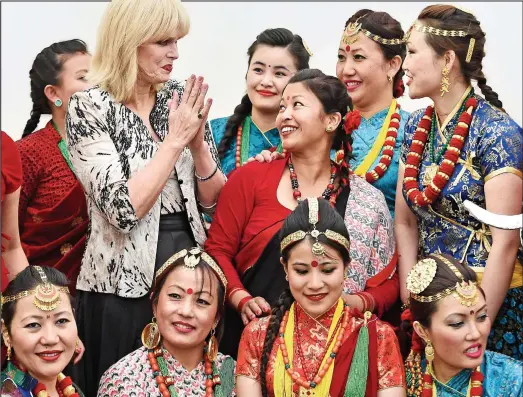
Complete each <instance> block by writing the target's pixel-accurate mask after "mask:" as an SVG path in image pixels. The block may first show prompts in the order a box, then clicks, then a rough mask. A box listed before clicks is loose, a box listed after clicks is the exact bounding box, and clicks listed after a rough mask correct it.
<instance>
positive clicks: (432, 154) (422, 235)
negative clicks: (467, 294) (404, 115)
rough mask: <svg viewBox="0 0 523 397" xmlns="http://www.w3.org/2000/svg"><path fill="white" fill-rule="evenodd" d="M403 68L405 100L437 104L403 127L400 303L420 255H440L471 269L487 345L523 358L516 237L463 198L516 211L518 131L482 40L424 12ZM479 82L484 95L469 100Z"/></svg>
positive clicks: (450, 10) (468, 22) (456, 12)
mask: <svg viewBox="0 0 523 397" xmlns="http://www.w3.org/2000/svg"><path fill="white" fill-rule="evenodd" d="M407 37H408V40H407V47H408V55H407V58H406V59H405V62H404V66H403V68H404V69H405V72H406V75H407V77H408V81H407V85H408V86H409V95H410V97H411V98H422V97H429V98H431V99H432V100H433V101H434V105H433V106H429V107H428V108H427V109H426V110H419V111H417V112H415V113H413V114H412V115H411V117H410V119H409V121H408V122H407V125H406V127H405V142H404V145H403V149H402V156H401V160H402V166H400V172H399V177H398V193H403V194H398V195H397V200H396V239H397V244H398V253H399V270H400V280H401V284H400V285H401V287H402V290H401V297H402V300H403V301H404V302H405V301H406V300H407V297H408V294H407V290H406V287H405V278H406V275H407V273H408V272H409V270H410V269H411V268H412V266H413V265H414V264H415V263H416V261H417V259H418V255H420V256H426V255H428V254H431V253H445V254H449V255H451V256H453V257H454V258H456V259H457V260H459V261H461V262H462V263H465V264H467V265H468V266H470V267H472V268H473V269H474V270H475V271H476V272H477V274H478V278H479V279H480V280H481V281H482V284H481V285H482V288H483V289H484V291H485V294H486V296H487V304H488V308H489V315H490V317H491V318H492V319H495V322H494V324H493V328H492V331H491V334H490V338H489V344H488V348H489V349H490V350H494V351H498V352H501V353H504V354H507V355H510V356H512V357H514V358H519V359H521V358H523V329H522V326H521V324H522V319H521V313H522V311H523V288H522V285H523V282H522V276H521V275H522V266H521V263H522V260H523V249H522V248H521V246H520V242H519V236H518V232H517V231H516V230H502V229H498V228H495V227H488V226H486V225H485V224H483V223H481V222H480V221H478V220H476V219H475V218H473V217H472V216H471V215H469V213H468V212H467V210H466V208H465V206H464V204H463V203H464V201H465V200H469V201H471V202H473V203H475V204H477V205H479V206H480V207H482V208H486V209H487V210H489V211H491V212H494V213H498V214H504V215H514V214H519V213H521V202H522V196H523V186H522V183H521V178H522V170H523V151H522V150H521V148H522V144H523V132H522V129H521V127H520V126H519V125H517V123H516V122H514V121H513V120H512V119H511V118H510V117H509V115H508V114H506V113H505V112H504V111H503V110H502V103H501V101H500V100H499V99H498V95H497V94H496V93H495V92H494V91H493V90H492V88H491V87H489V86H488V85H487V82H486V78H485V76H484V74H483V71H482V65H481V63H482V60H483V57H484V55H485V53H484V45H485V33H484V32H483V31H482V29H481V27H480V23H479V21H478V20H477V19H476V18H475V17H474V16H473V15H472V14H471V13H469V12H467V11H463V10H461V9H458V8H456V7H454V6H451V5H438V6H429V7H427V8H425V9H424V10H423V11H422V12H421V14H420V16H419V17H418V20H417V21H416V22H415V23H414V25H413V26H412V27H411V30H410V31H409V33H408V34H407ZM471 80H476V81H477V85H478V87H479V88H480V89H481V92H482V93H483V95H484V97H485V98H483V97H480V96H479V95H477V94H475V92H474V90H473V89H472V87H471Z"/></svg>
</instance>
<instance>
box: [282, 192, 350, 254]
mask: <svg viewBox="0 0 523 397" xmlns="http://www.w3.org/2000/svg"><path fill="white" fill-rule="evenodd" d="M307 200H308V202H309V223H310V224H311V225H312V226H313V229H312V231H310V232H309V231H308V232H305V231H303V230H298V231H296V232H294V233H291V234H289V235H288V236H286V237H284V238H283V239H282V241H281V243H280V251H281V252H283V250H284V249H285V248H287V247H288V246H289V245H291V244H293V243H295V242H297V241H301V240H303V239H304V238H305V237H307V236H311V237H312V238H313V239H314V240H315V242H314V243H313V244H312V253H313V255H316V256H322V255H325V248H324V247H323V245H322V244H321V243H320V242H319V240H318V237H320V236H321V235H323V236H325V237H327V238H328V239H329V240H331V241H334V242H336V243H338V244H340V245H341V246H343V247H344V248H345V249H346V250H347V252H348V253H349V254H350V243H349V240H347V239H346V238H345V237H344V236H342V235H341V234H339V233H337V232H334V231H332V230H329V229H327V230H325V232H320V231H319V230H317V229H316V224H317V223H318V221H319V219H320V218H319V204H318V199H317V198H316V197H309V198H308V199H307Z"/></svg>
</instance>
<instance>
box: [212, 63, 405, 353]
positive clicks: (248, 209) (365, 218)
mask: <svg viewBox="0 0 523 397" xmlns="http://www.w3.org/2000/svg"><path fill="white" fill-rule="evenodd" d="M351 108H352V103H351V101H350V98H349V96H348V94H347V90H346V87H345V85H344V84H343V83H342V82H340V81H339V80H338V79H336V78H335V77H331V76H325V75H324V74H323V73H322V72H320V71H319V70H303V71H299V72H298V73H296V75H294V76H293V77H292V78H291V80H290V81H289V84H288V85H287V87H286V88H285V90H284V93H283V97H282V101H281V103H280V113H279V115H278V118H277V120H276V125H277V126H278V129H279V131H280V134H281V136H282V142H283V144H284V147H285V149H286V150H287V151H288V153H290V155H289V156H288V157H287V158H285V159H278V160H274V161H272V162H271V163H270V164H263V163H258V162H253V163H251V164H247V165H245V166H243V167H242V168H241V169H238V170H236V171H235V172H234V173H233V174H232V175H231V177H230V179H229V180H228V182H227V183H226V185H225V187H224V189H223V190H222V192H221V194H220V198H219V201H218V206H217V208H216V212H215V214H214V217H213V222H212V224H211V228H210V230H209V238H208V239H207V241H206V243H205V249H206V251H208V252H209V253H210V255H212V256H213V257H214V258H215V259H216V261H217V262H218V264H219V265H220V266H221V267H222V269H223V270H224V272H225V274H226V275H227V278H228V281H229V287H228V289H227V299H228V302H229V305H230V306H231V307H232V308H231V309H230V310H229V311H228V312H227V316H228V317H227V319H228V320H227V321H228V326H227V328H228V332H227V334H226V335H225V337H224V338H223V340H222V346H221V349H222V351H224V352H226V354H229V355H232V356H233V357H235V356H236V351H237V349H238V341H239V338H240V335H241V330H242V328H243V325H246V324H247V323H248V322H249V321H250V320H252V319H253V318H254V317H256V316H258V317H259V316H262V315H266V314H268V313H270V305H272V304H273V303H274V302H276V301H277V300H278V298H279V297H280V295H281V293H282V292H283V291H284V290H285V289H286V288H287V286H288V283H287V281H285V274H284V272H283V269H282V268H281V266H280V265H279V250H278V245H279V238H278V231H279V230H280V228H281V226H282V224H283V221H284V219H285V218H286V217H287V216H288V215H289V214H290V213H291V211H292V210H293V209H294V208H295V207H296V205H297V203H298V201H299V199H300V196H301V197H306V196H323V197H324V198H326V199H329V200H330V202H331V204H333V205H335V207H336V209H337V211H338V212H339V213H340V214H341V215H342V216H343V217H344V219H345V224H346V225H347V228H348V229H349V235H350V236H351V239H352V240H353V248H354V249H352V250H351V257H352V259H353V260H352V263H351V266H350V267H349V268H348V269H347V279H346V280H345V283H344V294H343V299H344V300H346V303H348V304H349V305H351V306H352V307H357V308H358V309H359V310H360V311H365V310H368V311H374V312H376V313H377V314H378V316H381V314H382V313H383V312H384V311H386V310H387V305H392V304H393V303H394V301H395V300H396V298H397V296H398V289H399V288H398V285H397V279H396V280H394V279H393V278H391V277H392V276H393V275H394V271H395V265H396V255H395V251H394V235H393V232H392V219H391V216H390V213H389V210H388V208H387V204H386V202H385V197H384V196H383V194H382V193H381V192H380V191H379V190H378V189H376V188H374V187H373V186H372V185H371V184H369V183H368V182H366V181H365V180H364V179H363V178H359V177H357V176H355V175H353V174H351V175H349V173H348V162H349V159H350V156H351V150H350V149H351V143H352V138H351V135H350V132H351V131H352V130H353V129H354V128H355V127H357V124H358V120H357V119H356V120H354V118H353V113H352V112H349V113H348V115H347V116H346V120H345V122H342V117H343V116H345V115H346V114H347V109H351ZM340 147H343V148H344V149H345V150H344V152H343V158H341V161H340V162H339V164H337V163H333V162H331V159H330V151H331V149H332V148H335V149H340ZM340 157H341V156H339V157H338V160H340ZM382 284H383V286H382ZM387 284H391V285H392V286H391V287H387V286H386V285H387ZM364 290H365V292H364ZM374 290H376V291H375V292H374ZM239 314H240V315H241V319H240V317H239ZM242 320H243V324H242Z"/></svg>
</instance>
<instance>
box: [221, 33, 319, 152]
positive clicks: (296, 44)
mask: <svg viewBox="0 0 523 397" xmlns="http://www.w3.org/2000/svg"><path fill="white" fill-rule="evenodd" d="M259 45H268V46H271V47H283V48H286V49H287V50H288V51H289V53H290V54H291V55H292V57H293V58H294V60H295V66H296V69H298V70H302V69H306V68H308V67H309V58H310V55H309V53H308V51H307V49H306V48H305V46H304V45H303V40H302V38H301V37H300V36H299V35H297V34H293V33H292V32H291V31H290V30H288V29H285V28H277V29H266V30H264V31H263V32H261V33H260V34H259V35H258V36H257V37H256V41H254V43H252V44H251V46H250V47H249V49H248V50H247V55H248V56H249V61H248V65H250V64H251V60H252V57H253V55H254V53H255V52H256V49H257V48H258V46H259ZM251 111H252V103H251V100H250V99H249V96H248V95H244V96H243V98H242V101H241V103H240V104H239V105H238V106H236V108H235V109H234V113H233V115H232V116H231V117H229V120H227V124H226V125H225V132H224V134H223V138H222V140H221V141H220V144H219V146H218V156H219V157H220V160H223V157H224V156H225V152H226V151H227V149H228V148H229V146H230V145H231V143H232V141H233V140H234V138H236V135H237V133H238V127H239V126H240V125H241V124H242V123H243V121H244V120H245V118H246V117H247V116H248V115H249V114H250V113H251Z"/></svg>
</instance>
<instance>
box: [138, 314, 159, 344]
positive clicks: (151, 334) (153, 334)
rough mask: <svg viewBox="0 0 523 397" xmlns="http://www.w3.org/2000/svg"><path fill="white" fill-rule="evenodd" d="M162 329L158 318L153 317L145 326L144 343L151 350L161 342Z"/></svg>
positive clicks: (143, 332)
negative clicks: (159, 326) (157, 320)
mask: <svg viewBox="0 0 523 397" xmlns="http://www.w3.org/2000/svg"><path fill="white" fill-rule="evenodd" d="M160 339H161V335H160V329H159V328H158V324H157V323H156V318H155V317H153V319H152V320H151V322H150V323H149V324H147V325H146V326H145V328H144V329H143V331H142V343H143V345H144V346H145V347H146V348H148V349H149V350H152V349H155V348H157V347H158V345H159V344H160Z"/></svg>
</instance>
